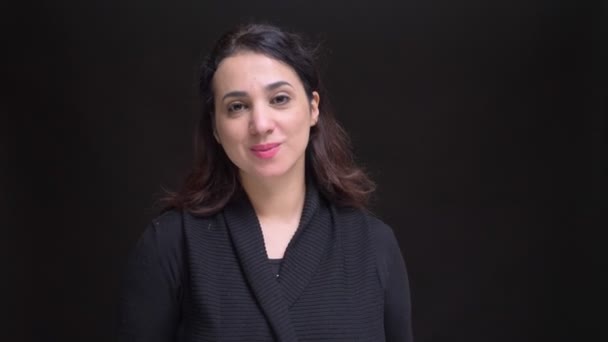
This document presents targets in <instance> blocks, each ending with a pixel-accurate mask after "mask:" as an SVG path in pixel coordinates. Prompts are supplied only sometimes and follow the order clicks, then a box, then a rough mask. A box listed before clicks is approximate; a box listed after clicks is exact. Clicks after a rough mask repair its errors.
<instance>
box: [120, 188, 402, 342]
mask: <svg viewBox="0 0 608 342" xmlns="http://www.w3.org/2000/svg"><path fill="white" fill-rule="evenodd" d="M369 222H370V221H369V218H368V217H367V216H366V214H364V213H362V212H360V211H358V210H353V209H339V208H336V207H334V206H331V205H330V204H329V203H327V202H326V201H325V200H324V199H323V197H321V196H320V195H319V194H318V193H317V191H316V189H315V188H314V187H308V190H307V195H306V201H305V206H304V210H303V213H302V218H301V221H300V226H299V227H298V230H297V231H296V234H295V235H294V237H293V238H292V240H291V241H290V243H289V245H288V247H287V249H286V252H285V255H284V258H283V260H282V261H281V265H280V271H279V277H277V276H276V273H275V272H273V270H272V266H271V265H270V263H269V261H268V258H267V255H266V251H265V248H264V240H263V235H262V231H261V228H260V225H259V222H258V220H257V217H256V215H255V212H254V210H253V208H252V206H251V204H250V202H249V201H248V199H247V198H246V196H243V197H242V198H240V199H239V200H236V201H233V202H231V203H230V204H229V205H228V206H227V207H226V208H225V209H224V210H223V211H222V212H221V213H220V214H218V215H215V216H213V217H209V218H198V217H194V216H191V215H189V214H180V213H177V212H169V213H166V214H165V215H162V216H161V217H159V218H158V219H156V220H155V221H154V226H155V229H156V230H157V231H159V230H162V231H163V233H160V235H159V234H157V235H156V238H154V239H156V240H157V241H155V242H154V243H155V245H156V246H157V248H158V249H157V251H154V252H153V253H151V252H150V251H149V250H148V251H147V252H146V251H142V249H143V248H136V249H135V252H134V256H132V257H131V259H130V260H131V262H130V266H129V267H128V269H127V276H126V282H125V291H124V292H123V293H124V295H123V298H122V301H121V304H122V307H121V310H122V320H121V323H120V326H119V339H120V341H148V342H151V341H163V342H168V341H252V342H253V341H286V342H291V341H385V329H386V319H385V312H387V309H386V305H385V298H386V297H387V293H386V292H387V286H386V284H387V283H388V282H390V281H389V279H388V277H390V274H388V271H386V270H387V269H388V268H391V266H390V265H389V266H387V263H388V264H390V263H392V261H391V260H388V259H387V258H385V257H383V256H378V255H377V251H376V249H375V246H377V242H375V241H373V238H372V234H370V224H369ZM378 222H379V221H378ZM161 227H162V228H161ZM170 229H174V230H181V231H182V232H183V235H180V234H175V233H173V235H179V236H181V239H179V240H178V241H177V243H168V244H167V242H166V241H164V240H165V239H164V238H160V237H159V236H161V235H163V234H164V235H167V234H171V233H168V232H166V231H167V230H170ZM391 236H392V234H391ZM392 238H393V240H394V237H392ZM170 239H173V240H175V239H176V238H175V237H171V238H169V240H170ZM142 240H145V235H144V238H142ZM144 244H145V242H140V244H139V245H140V246H141V245H144ZM394 245H395V246H396V244H394ZM168 246H169V247H168ZM180 246H181V247H180ZM180 249H181V251H180ZM153 254H157V257H156V256H155V257H150V255H153ZM167 254H168V255H169V256H168V257H167ZM392 255H394V254H392ZM396 255H397V256H398V257H399V258H401V255H400V253H399V252H398V247H397V254H396ZM180 260H182V261H181V262H180ZM154 262H158V263H159V265H160V266H158V267H157V268H158V269H161V270H164V271H158V270H157V269H156V268H154V267H155V266H154V265H153V264H152V263H154ZM397 264H400V265H402V260H400V261H397ZM142 265H143V266H142ZM142 267H143V268H145V269H146V270H147V271H145V272H142ZM130 270H131V272H132V273H133V274H135V275H129V272H130ZM402 271H403V273H405V269H403V270H402ZM142 274H143V275H145V276H142ZM402 276H403V277H402V278H400V279H404V280H405V283H403V281H401V283H400V284H399V285H398V286H401V287H402V291H403V292H404V294H405V296H402V295H400V296H399V297H398V298H403V300H401V299H400V300H399V301H401V302H403V303H399V304H398V305H399V309H398V310H397V311H399V312H400V311H403V312H402V313H401V312H400V313H399V314H398V315H396V317H395V318H393V321H394V320H397V321H400V320H402V321H403V322H401V324H402V325H403V327H400V328H398V329H401V331H400V332H399V333H397V334H394V333H391V335H394V336H402V337H403V338H401V337H400V338H399V339H392V340H391V341H397V340H398V341H410V340H411V328H410V319H409V310H410V309H409V292H408V291H409V290H408V288H407V283H406V282H407V278H406V277H405V274H403V275H402ZM142 277H143V278H145V279H143V280H142V279H141V278H142ZM155 283H160V284H161V286H158V285H157V284H155ZM149 287H152V288H154V290H150V289H149ZM159 306H160V310H159V309H158V307H159ZM146 308H149V309H148V310H146ZM151 311H154V312H151ZM391 311H392V310H391ZM142 312H143V313H142ZM138 315H139V316H138ZM397 316H398V317H397ZM392 329H393V330H395V328H392Z"/></svg>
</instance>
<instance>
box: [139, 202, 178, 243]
mask: <svg viewBox="0 0 608 342" xmlns="http://www.w3.org/2000/svg"><path fill="white" fill-rule="evenodd" d="M146 234H148V235H150V237H151V238H153V239H154V240H155V241H156V244H157V247H158V249H159V251H162V250H166V249H171V248H175V247H178V246H179V245H180V244H181V242H182V239H183V213H182V212H181V211H179V210H169V211H166V212H164V213H162V214H160V215H158V216H157V217H155V218H153V219H152V221H151V222H150V224H149V225H148V228H147V229H146V231H145V232H144V236H145V235H146Z"/></svg>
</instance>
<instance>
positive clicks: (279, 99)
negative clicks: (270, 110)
mask: <svg viewBox="0 0 608 342" xmlns="http://www.w3.org/2000/svg"><path fill="white" fill-rule="evenodd" d="M289 100H291V98H290V97H289V96H287V95H277V96H275V97H273V98H272V101H270V103H272V104H275V105H284V104H286V103H287V102H289Z"/></svg>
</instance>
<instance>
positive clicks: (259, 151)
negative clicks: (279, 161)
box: [251, 143, 281, 159]
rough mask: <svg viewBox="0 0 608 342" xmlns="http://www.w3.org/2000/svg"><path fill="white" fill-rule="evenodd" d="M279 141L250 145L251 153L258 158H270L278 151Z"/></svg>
mask: <svg viewBox="0 0 608 342" xmlns="http://www.w3.org/2000/svg"><path fill="white" fill-rule="evenodd" d="M280 145H281V144H279V143H271V144H259V145H254V146H252V147H251V152H252V153H253V155H255V156H256V157H258V158H260V159H270V158H272V157H274V156H275V155H276V154H277V152H279V146H280Z"/></svg>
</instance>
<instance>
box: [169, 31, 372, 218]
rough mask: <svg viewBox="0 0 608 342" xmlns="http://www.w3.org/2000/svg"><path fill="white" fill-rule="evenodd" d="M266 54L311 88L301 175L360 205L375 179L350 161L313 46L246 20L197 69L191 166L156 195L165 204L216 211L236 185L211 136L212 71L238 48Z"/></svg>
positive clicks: (331, 196)
mask: <svg viewBox="0 0 608 342" xmlns="http://www.w3.org/2000/svg"><path fill="white" fill-rule="evenodd" d="M244 51H249V52H254V53H260V54H263V55H266V56H268V57H271V58H274V59H276V60H278V61H281V62H283V63H285V64H287V65H289V66H290V67H292V68H293V69H294V70H295V72H296V73H297V75H298V77H299V79H300V81H301V82H302V84H303V86H304V90H305V91H306V94H307V96H308V97H309V100H310V99H312V93H313V91H317V92H318V93H319V94H320V95H321V98H322V100H321V101H320V103H319V119H318V122H317V124H316V125H314V126H312V127H311V129H310V130H311V131H310V138H309V143H308V146H307V148H306V152H305V153H306V161H305V164H306V173H305V174H306V178H307V181H313V182H314V183H315V184H316V186H317V187H318V189H319V191H320V192H321V193H322V194H323V195H324V196H325V197H326V198H327V199H328V200H329V201H331V202H332V203H334V204H335V205H338V206H350V207H355V208H360V209H365V208H366V206H367V203H368V201H369V197H370V195H371V193H372V192H373V191H374V189H375V185H374V183H373V182H372V180H371V179H370V178H369V177H368V176H367V174H366V173H365V172H364V171H363V170H362V169H361V168H360V167H359V166H357V165H356V163H355V160H354V156H353V153H352V149H351V144H350V139H349V137H348V135H347V134H346V132H345V130H344V129H343V128H342V127H341V126H340V124H339V123H338V122H337V120H336V118H335V116H334V115H333V112H332V111H331V109H330V107H329V103H328V101H327V100H326V97H323V95H324V94H325V92H324V89H323V85H322V83H321V78H320V73H319V68H318V66H317V55H316V51H317V49H316V48H313V47H311V46H310V45H307V44H306V42H305V41H304V39H303V37H302V36H300V35H298V34H295V33H291V32H287V31H284V30H282V29H280V28H278V27H275V26H271V25H266V24H248V25H243V26H239V27H237V28H235V29H233V30H231V31H229V32H227V33H225V34H224V35H223V36H222V37H220V39H219V40H218V41H217V42H216V44H215V46H214V48H213V49H212V51H211V53H210V54H209V55H208V56H207V57H206V58H205V60H204V61H203V63H202V66H201V69H200V83H199V89H200V96H201V100H202V110H201V116H200V118H199V122H198V125H197V129H196V133H195V137H194V151H195V160H194V167H193V168H192V170H191V171H190V173H189V175H188V176H187V177H186V179H185V181H184V183H183V185H182V187H181V189H180V190H179V191H176V192H169V193H167V195H166V196H165V197H164V198H163V199H162V202H163V204H164V208H165V210H168V209H173V208H177V209H182V210H187V211H188V212H190V213H191V214H193V215H196V216H206V215H212V214H214V213H216V212H218V211H220V210H221V209H222V208H223V207H224V206H225V205H226V204H227V203H228V202H229V201H230V200H231V199H232V198H233V197H234V196H235V194H237V193H238V192H240V191H241V190H242V188H241V184H240V181H239V177H238V169H237V167H236V166H235V165H234V164H233V163H232V162H231V161H230V159H228V156H227V155H226V153H225V152H224V150H223V148H222V147H221V145H220V144H218V143H217V142H216V141H215V139H214V137H213V130H214V125H215V122H214V121H215V119H214V107H215V104H214V94H213V89H212V80H213V76H214V74H215V72H216V70H217V67H218V65H219V64H220V62H221V61H222V60H223V59H224V58H226V57H229V56H232V55H234V54H236V53H239V52H244Z"/></svg>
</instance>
